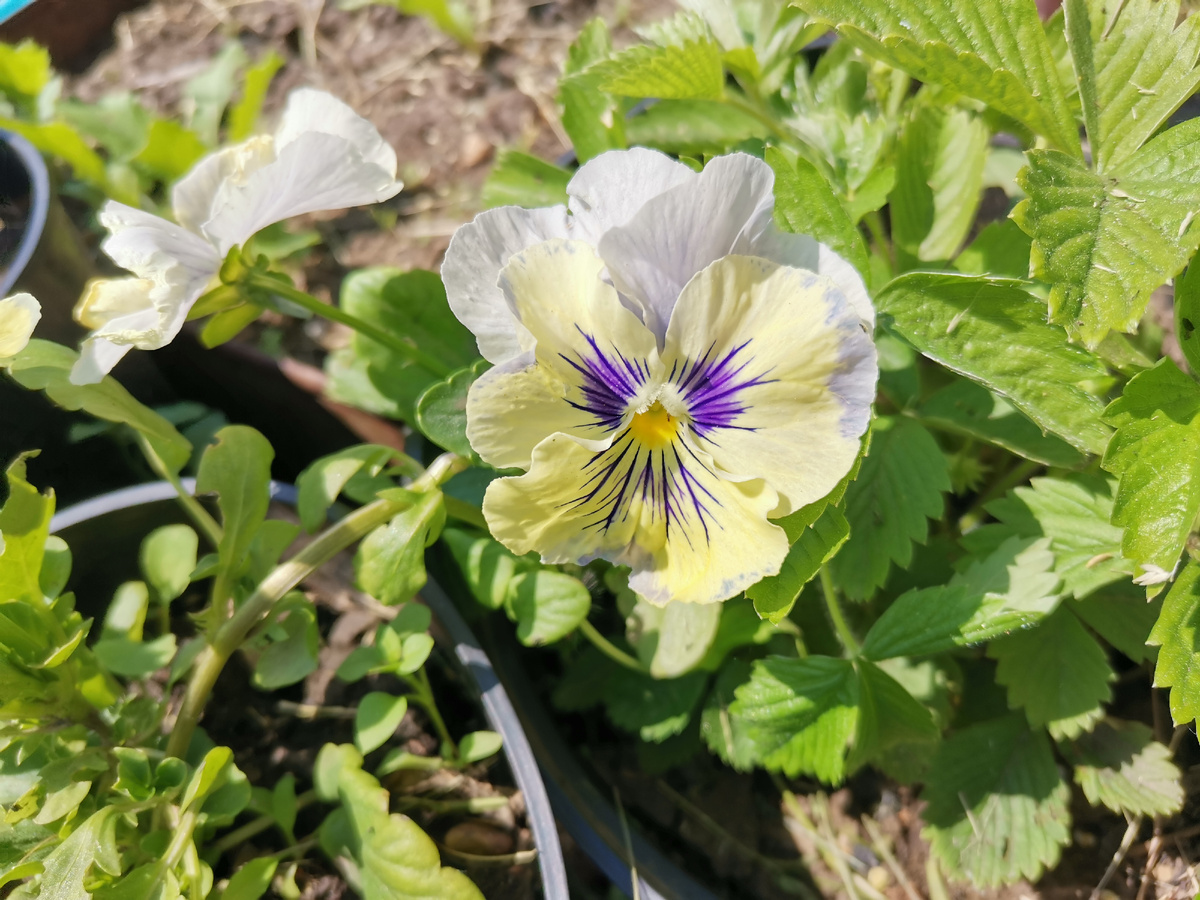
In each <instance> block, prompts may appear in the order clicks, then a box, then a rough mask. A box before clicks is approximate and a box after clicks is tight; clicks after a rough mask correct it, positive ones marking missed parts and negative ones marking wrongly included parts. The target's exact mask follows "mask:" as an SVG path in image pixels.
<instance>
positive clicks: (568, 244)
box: [443, 151, 878, 605]
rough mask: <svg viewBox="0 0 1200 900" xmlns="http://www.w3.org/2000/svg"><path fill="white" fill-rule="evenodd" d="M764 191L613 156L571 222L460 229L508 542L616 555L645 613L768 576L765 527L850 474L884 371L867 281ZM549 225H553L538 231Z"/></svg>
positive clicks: (457, 304) (461, 302)
mask: <svg viewBox="0 0 1200 900" xmlns="http://www.w3.org/2000/svg"><path fill="white" fill-rule="evenodd" d="M643 164H645V165H644V166H643ZM680 169H684V170H685V171H686V172H687V173H688V174H687V175H686V176H685V175H683V174H682V172H680V171H679V170H680ZM713 171H715V173H716V174H715V175H712V176H709V173H710V172H713ZM639 172H640V174H638V173H639ZM598 173H599V174H598ZM706 176H709V177H707V178H706ZM607 178H612V179H614V183H611V184H605V181H604V179H607ZM772 183H773V179H772V177H771V172H770V169H769V168H768V167H767V166H766V165H765V164H764V163H762V162H761V161H760V160H756V159H754V158H752V157H749V156H745V155H741V154H735V155H734V156H731V157H722V158H719V159H716V160H713V161H712V162H711V163H710V164H709V166H708V168H706V169H705V170H704V171H703V172H701V173H699V174H697V173H693V172H691V170H689V169H686V167H683V166H681V165H680V164H678V163H673V162H671V161H670V160H667V159H666V158H665V157H662V156H661V155H660V154H656V153H652V152H650V151H620V152H615V153H608V154H604V155H603V156H601V157H598V158H597V159H595V160H593V161H592V162H590V163H588V164H587V165H586V166H584V167H583V168H582V169H581V170H580V172H579V173H578V174H577V175H576V176H575V179H574V180H573V181H572V191H571V197H572V209H573V210H574V208H575V206H576V205H578V208H579V212H578V213H575V212H572V213H570V214H567V213H566V212H565V211H563V213H562V217H561V218H562V219H563V221H560V219H559V218H558V215H559V214H558V212H556V211H555V210H549V211H547V210H532V211H528V212H526V211H517V210H493V211H492V212H491V213H484V214H483V215H482V216H480V217H479V218H477V219H476V220H475V222H474V223H472V224H471V225H468V226H465V227H464V228H463V229H461V230H460V232H459V234H458V235H456V236H455V239H454V242H452V245H451V251H450V252H448V254H447V259H446V263H445V265H444V267H443V277H444V278H445V280H446V283H447V288H448V293H449V294H450V297H451V303H452V305H454V308H455V311H456V312H457V313H458V315H459V318H460V319H462V321H463V322H464V324H466V325H467V326H468V327H470V328H472V329H473V330H475V334H476V337H477V339H478V342H479V346H480V350H481V352H483V353H484V355H485V356H487V357H488V358H489V359H490V360H491V361H492V362H493V363H495V364H496V365H495V367H494V368H493V369H491V370H489V371H488V372H487V373H485V374H484V375H483V376H482V377H481V378H480V379H479V380H478V381H477V382H476V383H475V384H474V386H473V387H472V389H471V392H470V394H469V396H468V399H467V436H468V438H469V439H470V441H471V445H472V446H473V447H474V448H475V450H476V451H477V452H478V453H479V454H480V456H481V457H482V458H483V459H484V460H486V461H487V462H489V463H491V464H492V465H494V466H496V467H498V468H519V469H523V470H525V473H526V474H524V475H520V476H514V477H509V478H502V479H498V480H496V481H494V482H493V483H492V484H491V486H490V487H489V489H488V492H487V495H486V497H485V500H484V507H483V511H484V515H485V516H486V518H487V521H488V524H489V526H490V527H491V530H492V533H493V534H494V535H495V536H496V538H497V539H498V540H500V541H501V542H503V543H504V544H505V545H506V546H508V547H509V548H510V549H512V550H513V551H514V552H516V553H521V554H524V553H528V552H530V551H537V552H538V553H540V554H541V557H542V559H543V561H545V562H548V563H565V562H579V563H582V562H587V561H589V560H591V559H596V558H603V559H608V560H610V561H612V562H615V563H619V564H623V565H628V566H629V567H630V569H631V570H632V574H631V577H630V581H629V584H630V587H631V588H632V589H633V590H635V591H636V592H637V593H638V594H640V595H641V596H642V597H644V598H645V599H646V600H648V601H649V602H651V603H655V604H658V605H665V604H667V603H669V602H672V601H680V602H691V603H710V602H716V601H720V600H725V599H728V598H729V597H732V596H734V595H735V594H737V593H739V592H740V591H742V590H744V589H745V588H747V587H749V586H750V585H751V584H753V583H754V582H756V581H758V580H759V579H761V578H763V577H765V576H768V575H772V574H775V573H777V572H778V571H779V568H780V566H781V565H782V562H783V559H784V557H785V556H786V555H787V551H788V542H787V538H786V535H785V534H784V532H783V529H782V528H780V527H779V526H777V525H775V524H773V523H772V522H771V521H770V520H771V519H773V518H778V517H780V516H784V515H787V514H788V513H790V512H792V511H794V510H795V509H798V508H799V507H801V506H803V505H805V504H807V503H810V502H812V501H814V500H818V499H820V498H821V497H823V496H824V495H825V494H827V493H828V492H829V491H830V490H832V489H833V487H834V486H835V485H836V484H837V482H838V481H839V480H840V479H841V478H842V477H843V476H844V475H845V474H846V472H847V471H848V470H849V469H850V467H851V466H852V465H853V462H854V459H855V458H856V456H857V454H858V450H859V439H860V437H861V436H862V434H863V432H864V431H865V430H866V427H867V424H868V420H869V417H870V405H871V402H872V401H873V399H874V393H875V382H876V379H877V376H878V369H877V364H876V357H875V349H874V345H873V344H872V341H871V338H870V335H869V330H870V327H871V323H872V312H871V308H870V303H869V301H868V299H867V295H866V291H865V289H864V288H863V285H862V281H861V279H860V278H859V277H858V276H857V274H856V273H855V272H854V270H853V269H852V268H851V267H850V266H849V265H848V264H846V263H845V262H844V261H842V260H841V259H840V258H836V257H835V256H834V254H832V252H831V251H829V250H828V248H824V247H822V246H821V245H819V244H817V242H816V241H813V240H812V239H811V238H806V237H803V236H794V235H787V234H783V233H781V232H779V231H778V230H776V229H775V227H774V225H773V223H772V218H771V216H772V211H773V210H772V207H773V202H772V200H771V189H772ZM664 186H665V189H664ZM638 192H640V193H638ZM610 201H611V202H610ZM639 204H640V205H639ZM547 223H551V225H552V227H553V228H554V229H558V230H559V231H560V233H559V234H552V235H550V236H549V237H544V236H542V235H541V234H535V232H537V229H538V228H539V227H543V226H546V224H547ZM468 229H471V230H470V231H468ZM464 232H465V234H464ZM534 237H537V239H536V240H534V239H533V238H534ZM572 238H578V239H572ZM521 243H525V246H523V247H520V246H516V245H518V244H521ZM514 246H515V247H516V249H515V250H513V251H512V252H509V250H510V248H513V247H514ZM466 248H472V250H473V251H475V252H472V253H467V252H466ZM487 271H493V274H492V275H491V276H488V275H487V274H486V272H487ZM489 277H491V278H492V279H494V280H493V281H492V283H491V284H489V283H488V278H489ZM452 286H453V287H452Z"/></svg>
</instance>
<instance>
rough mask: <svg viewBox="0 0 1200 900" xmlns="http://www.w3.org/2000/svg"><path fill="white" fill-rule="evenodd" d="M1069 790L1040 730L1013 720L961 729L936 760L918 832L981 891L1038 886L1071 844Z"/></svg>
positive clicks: (928, 779) (948, 866)
mask: <svg viewBox="0 0 1200 900" xmlns="http://www.w3.org/2000/svg"><path fill="white" fill-rule="evenodd" d="M1070 794H1071V792H1070V788H1069V787H1068V786H1067V784H1066V783H1065V782H1064V781H1063V780H1062V777H1061V776H1060V775H1059V772H1058V767H1057V766H1056V765H1055V762H1054V754H1053V752H1052V750H1051V748H1050V742H1049V741H1048V740H1047V738H1046V734H1045V732H1042V731H1030V730H1029V727H1028V725H1026V723H1025V722H1024V720H1023V719H1021V718H1020V717H1018V716H1010V717H1008V718H1004V719H999V720H995V721H990V722H984V723H982V724H979V725H974V726H971V727H970V728H965V729H963V730H962V731H960V732H958V733H957V734H955V735H952V736H951V737H950V738H949V739H947V740H946V741H944V742H943V743H942V745H941V747H940V748H939V750H938V752H937V753H936V754H935V755H934V758H933V763H932V765H930V767H929V772H928V774H927V776H926V784H925V792H924V794H923V796H924V797H925V799H926V800H928V803H929V805H928V806H927V807H926V809H925V813H924V818H925V821H926V822H927V823H928V827H927V828H926V829H925V831H924V832H923V834H924V835H925V836H926V837H927V838H928V839H929V841H930V843H931V844H932V847H933V851H934V853H935V854H937V857H938V859H939V860H940V861H941V862H942V864H943V865H944V866H945V867H946V869H947V870H948V871H950V872H952V873H955V874H958V875H960V876H965V877H968V878H970V879H971V881H972V883H974V884H976V885H978V886H980V887H992V886H996V885H1000V884H1011V883H1012V882H1015V881H1018V880H1020V879H1021V878H1028V879H1029V880H1031V881H1033V880H1036V879H1037V878H1038V877H1039V876H1040V875H1041V874H1042V872H1043V871H1044V870H1045V869H1046V868H1049V867H1051V866H1053V865H1054V864H1055V863H1057V862H1058V857H1059V853H1060V852H1061V848H1062V847H1064V846H1065V845H1066V844H1067V843H1068V842H1069V841H1070V839H1071V813H1070V810H1069V808H1068V801H1069V799H1070Z"/></svg>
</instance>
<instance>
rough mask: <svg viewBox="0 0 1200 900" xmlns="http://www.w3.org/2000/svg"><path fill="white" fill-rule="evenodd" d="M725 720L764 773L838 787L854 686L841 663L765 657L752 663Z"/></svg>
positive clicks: (850, 734)
mask: <svg viewBox="0 0 1200 900" xmlns="http://www.w3.org/2000/svg"><path fill="white" fill-rule="evenodd" d="M736 696H737V699H736V700H735V701H734V703H733V705H732V706H730V707H729V714H730V716H731V717H732V718H733V719H734V721H735V723H736V725H735V728H734V731H735V733H736V732H737V731H738V730H742V731H744V733H745V735H746V739H747V740H749V741H751V742H753V745H754V755H755V757H756V758H757V760H758V762H760V763H761V764H762V765H763V766H764V767H765V768H767V769H770V770H772V771H779V772H783V773H784V774H785V775H787V776H789V777H795V776H797V775H799V774H801V773H804V774H807V775H815V776H816V777H817V778H819V779H821V780H822V781H824V782H827V783H829V784H839V783H841V781H842V779H843V778H844V777H845V775H846V750H847V748H848V747H849V745H850V743H851V741H852V740H853V739H854V732H855V726H856V723H857V719H858V701H859V683H858V678H857V675H856V673H855V670H854V664H853V663H852V662H850V661H849V660H846V659H833V658H832V657H828V656H809V657H805V658H804V659H785V658H782V657H768V658H767V659H763V660H759V661H757V662H755V663H754V668H753V670H752V672H751V676H750V680H749V681H748V682H746V683H745V684H744V685H742V686H741V687H739V688H738V689H737V692H736Z"/></svg>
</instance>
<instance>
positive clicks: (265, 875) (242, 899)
mask: <svg viewBox="0 0 1200 900" xmlns="http://www.w3.org/2000/svg"><path fill="white" fill-rule="evenodd" d="M278 865H279V860H278V859H276V858H275V857H271V856H260V857H258V858H257V859H252V860H250V861H249V862H248V863H246V864H245V865H244V866H242V867H241V868H240V869H238V870H237V871H236V872H234V873H233V874H232V875H231V876H230V877H229V884H227V885H226V886H225V890H224V891H223V892H222V893H221V900H258V898H259V897H261V896H263V895H264V894H265V893H266V892H267V891H268V890H269V889H270V887H271V879H272V878H274V877H275V869H276V867H278Z"/></svg>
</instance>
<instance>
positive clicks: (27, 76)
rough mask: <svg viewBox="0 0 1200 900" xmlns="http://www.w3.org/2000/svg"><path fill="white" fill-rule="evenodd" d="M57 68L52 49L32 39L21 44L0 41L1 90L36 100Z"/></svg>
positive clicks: (27, 39)
mask: <svg viewBox="0 0 1200 900" xmlns="http://www.w3.org/2000/svg"><path fill="white" fill-rule="evenodd" d="M53 74H54V69H53V68H52V67H51V65H50V52H49V51H48V50H47V49H46V48H45V47H42V46H41V45H39V44H37V43H36V42H34V41H33V40H31V39H30V38H25V39H24V40H23V41H21V42H20V43H19V44H0V91H3V92H4V93H5V94H20V95H22V96H24V97H28V98H30V99H35V98H36V97H37V96H38V94H40V93H41V92H42V88H44V87H45V86H46V85H47V84H49V83H50V78H51V77H52V76H53Z"/></svg>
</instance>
